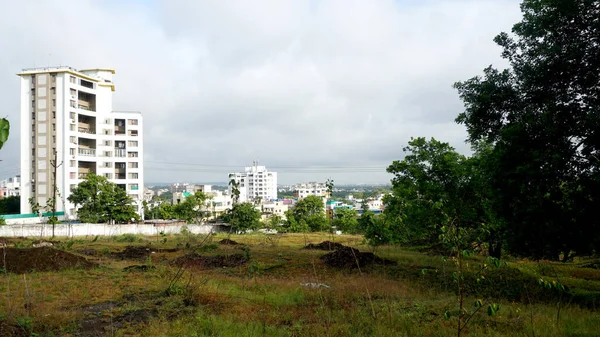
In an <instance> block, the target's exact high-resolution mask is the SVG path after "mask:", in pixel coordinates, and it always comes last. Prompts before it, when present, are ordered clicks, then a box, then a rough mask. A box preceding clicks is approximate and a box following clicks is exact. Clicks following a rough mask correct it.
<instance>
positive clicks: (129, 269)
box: [123, 264, 156, 272]
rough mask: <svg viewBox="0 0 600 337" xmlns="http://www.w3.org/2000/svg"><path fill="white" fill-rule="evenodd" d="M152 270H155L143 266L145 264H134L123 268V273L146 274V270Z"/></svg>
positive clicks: (151, 267) (152, 267)
mask: <svg viewBox="0 0 600 337" xmlns="http://www.w3.org/2000/svg"><path fill="white" fill-rule="evenodd" d="M153 269H156V267H155V266H149V265H145V264H142V265H138V264H136V265H133V266H129V267H125V268H123V271H125V272H146V271H148V270H153Z"/></svg>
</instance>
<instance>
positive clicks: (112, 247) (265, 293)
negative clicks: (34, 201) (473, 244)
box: [0, 234, 600, 336]
mask: <svg viewBox="0 0 600 337" xmlns="http://www.w3.org/2000/svg"><path fill="white" fill-rule="evenodd" d="M223 237H224V236H218V237H215V238H213V239H212V243H215V242H217V241H218V240H220V239H222V238H223ZM232 239H234V240H235V241H237V242H239V243H241V244H243V246H241V247H240V246H223V245H217V246H216V247H213V248H215V249H208V250H206V251H204V252H202V254H208V255H217V254H218V255H231V254H240V253H241V254H248V255H249V258H250V262H249V263H248V264H245V265H242V266H237V267H232V268H215V269H211V270H198V269H194V268H189V269H186V270H185V271H184V272H183V274H182V276H181V278H180V280H179V281H178V282H176V284H175V286H174V287H173V288H172V289H171V291H170V292H169V294H168V295H167V293H165V290H166V288H167V285H168V284H169V283H170V281H171V280H172V279H173V277H174V276H175V275H176V273H177V270H178V268H177V266H173V265H172V264H171V263H170V262H171V261H173V260H174V259H175V258H177V257H179V256H182V255H184V254H185V253H187V252H189V249H186V247H187V246H189V247H192V248H193V247H194V245H195V244H197V243H199V242H200V241H201V238H197V237H190V236H168V237H167V241H166V242H165V243H162V242H160V241H159V242H157V241H156V238H154V237H153V238H142V242H134V243H130V242H115V241H114V240H111V239H110V238H101V239H99V240H97V241H95V242H92V238H89V239H87V240H79V241H77V242H75V243H74V244H72V245H71V246H70V247H69V248H68V249H67V251H69V252H73V253H76V252H77V251H82V250H84V249H93V250H94V251H95V252H96V254H95V255H93V256H87V258H88V259H89V260H91V261H93V262H95V263H98V264H99V267H97V268H95V269H92V270H63V271H60V272H44V273H28V274H26V278H24V277H23V275H16V274H8V275H7V276H5V275H1V276H2V282H0V313H1V315H2V316H1V317H2V322H3V323H2V324H9V325H10V327H13V328H14V329H16V330H14V329H13V331H18V332H19V333H21V334H22V335H23V336H25V335H26V336H29V335H31V334H32V333H36V334H38V335H40V336H42V335H47V336H57V335H71V336H73V335H84V336H85V335H87V336H94V335H98V334H100V333H105V334H107V335H115V336H133V335H139V336H254V335H257V336H258V335H260V336H358V335H361V336H368V335H374V336H451V335H455V326H456V322H455V320H454V319H450V320H445V319H444V318H443V314H444V312H445V311H446V310H454V309H455V308H456V297H455V295H454V293H453V292H452V290H451V289H448V288H447V287H444V286H442V285H440V284H438V283H436V282H440V280H442V279H443V277H442V276H440V274H438V275H437V276H436V278H435V279H433V278H427V277H428V276H424V275H420V273H419V271H420V270H421V269H422V268H426V267H428V268H436V269H438V270H441V268H450V267H448V266H446V265H445V264H444V263H443V262H442V261H441V259H440V257H436V256H429V255H425V254H423V253H419V252H416V251H412V250H407V249H402V248H399V247H391V246H390V247H381V248H379V249H378V251H377V252H376V254H377V255H379V256H381V257H384V258H389V259H394V260H396V261H398V266H373V267H368V268H363V269H361V270H360V271H359V270H356V269H354V270H338V269H334V268H331V267H328V266H326V265H325V264H323V262H322V261H321V260H320V259H319V257H320V256H321V255H323V254H325V253H326V252H323V251H314V250H304V249H301V248H302V247H303V246H304V245H305V243H319V242H321V241H324V240H330V239H331V237H330V236H329V235H327V234H308V235H306V236H305V235H301V234H299V235H292V234H285V235H281V236H279V237H277V238H273V237H268V236H265V235H244V236H234V237H232ZM335 241H336V242H340V243H342V244H344V245H351V246H353V247H355V248H358V249H360V250H362V251H369V250H370V249H369V247H367V246H365V245H363V244H362V242H363V240H362V237H360V236H336V237H335ZM187 243H189V245H186V244H187ZM23 244H24V245H25V244H26V243H23ZM127 245H144V246H145V245H149V248H150V250H151V251H154V253H149V255H148V257H145V258H140V259H137V260H128V259H125V260H121V259H117V258H115V257H114V255H113V254H112V253H114V252H120V251H122V250H123V249H124V247H125V246H127ZM177 247H179V248H181V250H179V251H167V252H164V251H162V250H163V249H174V248H177ZM243 247H247V250H246V251H245V250H244V249H245V248H243ZM63 248H64V247H63ZM65 249H66V248H65ZM190 249H191V248H190ZM474 262H475V260H474ZM134 264H146V265H152V266H154V267H155V268H154V269H150V270H148V271H147V272H127V271H124V270H123V268H124V267H127V266H130V265H134ZM510 265H514V266H516V267H518V268H519V269H520V270H521V269H522V270H523V271H524V275H526V276H527V275H532V276H537V275H538V274H543V273H544V272H548V270H549V269H548V268H545V269H544V268H542V269H540V268H539V264H537V263H533V262H519V261H514V262H512V263H510ZM579 265H580V263H575V264H569V265H564V264H556V265H553V268H554V269H553V270H556V271H557V272H558V273H560V277H561V278H562V279H563V280H564V281H563V282H565V284H569V285H570V286H571V287H573V288H576V290H581V291H588V292H590V291H594V290H595V289H597V288H600V286H599V284H600V281H599V280H600V272H599V271H598V270H595V269H591V268H581V267H580V266H579ZM446 277H450V275H449V274H448V275H447V276H446ZM545 277H549V276H545ZM7 282H8V285H9V289H7ZM305 283H315V284H325V285H327V286H328V287H318V288H311V287H306V286H302V285H301V284H305ZM449 284H451V281H450V283H449ZM499 286H500V285H499ZM502 286H504V285H502ZM484 299H485V300H487V299H490V300H492V299H491V298H484ZM474 300H475V297H473V298H469V299H468V302H469V303H471V302H473V301H474ZM493 300H494V301H497V302H499V303H500V305H501V310H500V311H499V312H498V315H496V316H495V317H493V318H490V317H487V316H486V315H483V314H482V315H479V314H478V315H476V316H474V318H473V319H472V321H471V322H470V323H469V327H468V328H467V333H468V334H470V335H474V336H531V335H533V334H534V333H535V335H536V336H568V335H580V336H593V335H597V331H598V328H597V327H598V326H600V318H599V317H600V315H597V313H596V312H594V311H591V310H590V309H582V308H580V307H579V305H576V304H574V303H571V304H568V303H562V308H561V313H560V318H559V320H558V323H557V320H556V315H557V306H556V303H554V302H546V303H544V302H539V301H532V303H531V304H530V303H528V302H510V301H507V300H503V299H493ZM468 309H469V310H471V308H470V307H468ZM1 326H2V325H0V327H1ZM0 336H2V333H0Z"/></svg>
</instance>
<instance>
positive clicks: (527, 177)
mask: <svg viewBox="0 0 600 337" xmlns="http://www.w3.org/2000/svg"><path fill="white" fill-rule="evenodd" d="M521 10H522V12H523V20H522V21H521V22H519V23H517V24H516V25H514V26H513V29H512V32H513V35H512V36H511V35H509V34H507V33H501V34H499V35H498V36H497V37H496V38H495V42H496V43H497V44H498V45H499V46H501V47H502V48H503V52H502V57H503V58H505V59H506V60H508V61H509V64H510V68H509V69H505V70H498V69H495V68H493V67H491V66H490V67H488V68H486V69H485V70H484V74H483V76H482V77H474V78H471V79H469V80H467V81H464V82H459V83H456V84H455V87H456V88H457V89H458V92H459V94H460V97H461V99H462V101H463V102H464V104H465V111H464V112H463V113H461V114H460V115H459V116H458V117H457V119H456V121H457V122H458V123H461V124H464V125H465V126H466V127H467V131H468V134H469V140H470V141H471V142H472V143H476V142H479V141H482V140H485V141H490V142H491V143H492V144H493V150H492V151H491V154H492V158H493V161H492V162H491V163H490V165H488V166H487V171H488V172H489V175H490V182H491V186H492V189H493V193H494V195H495V199H496V202H495V203H496V205H497V206H496V212H497V214H498V216H499V217H501V218H502V219H503V223H504V224H505V229H506V238H507V244H508V247H509V248H510V250H511V251H512V252H514V253H516V254H520V255H526V256H532V257H534V258H549V259H553V260H557V259H559V257H560V255H561V254H562V256H563V259H564V260H567V259H568V258H569V257H570V256H571V253H572V252H573V251H576V253H577V254H579V255H581V254H586V253H590V252H593V251H596V252H598V248H599V247H600V240H598V239H597V238H599V237H600V224H599V221H600V220H598V217H597V216H596V214H595V207H596V201H597V200H598V197H599V196H600V170H598V164H599V157H598V151H599V150H600V133H598V130H600V113H599V111H598V109H599V108H598V102H599V100H600V76H599V75H598V74H600V48H599V45H598V42H597V39H596V37H597V36H600V25H598V23H597V22H598V21H597V19H598V17H599V16H600V7H599V6H598V2H597V1H592V0H583V1H560V0H525V1H524V2H523V4H522V6H521ZM591 238H595V239H591Z"/></svg>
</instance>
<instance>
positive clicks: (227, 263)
mask: <svg viewBox="0 0 600 337" xmlns="http://www.w3.org/2000/svg"><path fill="white" fill-rule="evenodd" d="M246 262H248V259H247V258H246V256H244V255H242V254H232V255H213V256H202V255H198V254H196V253H192V254H186V255H183V256H180V257H178V258H177V259H175V260H173V262H172V263H173V264H174V265H180V264H182V263H183V265H184V266H187V267H199V268H200V269H212V268H223V267H238V266H241V265H243V264H245V263H246Z"/></svg>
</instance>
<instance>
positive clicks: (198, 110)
mask: <svg viewBox="0 0 600 337" xmlns="http://www.w3.org/2000/svg"><path fill="white" fill-rule="evenodd" d="M2 5H3V6H2V11H1V12H0V50H1V52H0V95H1V96H0V97H1V99H2V103H3V104H2V106H1V108H0V114H1V115H3V117H4V116H6V115H7V116H8V118H9V119H10V120H11V122H12V123H13V124H12V125H13V130H12V134H11V138H10V140H9V142H8V143H7V144H6V145H5V147H4V148H3V149H2V152H1V154H0V159H2V160H3V161H2V162H0V179H3V178H6V177H8V176H10V175H11V174H16V173H17V169H18V166H19V141H18V137H19V136H20V135H19V133H18V125H19V116H18V109H19V104H20V102H19V80H18V77H17V76H15V74H16V73H17V72H19V71H20V69H22V68H29V67H40V66H48V65H69V66H72V67H75V68H90V67H110V68H115V69H116V71H117V73H116V75H115V78H114V81H115V83H116V87H117V90H116V92H115V96H114V106H113V108H114V110H138V111H141V112H142V113H143V114H144V123H145V128H144V133H145V143H144V150H145V174H146V183H147V184H148V183H156V182H183V181H190V182H221V181H222V182H224V181H227V178H226V177H227V172H230V171H237V170H240V169H242V168H243V167H244V166H247V165H249V164H251V163H252V161H253V160H254V159H258V160H259V161H260V164H261V165H266V166H267V167H268V168H270V169H271V170H274V171H277V172H279V182H280V183H283V184H288V183H295V182H301V181H308V180H325V179H326V178H329V177H331V178H333V179H334V180H335V182H336V183H338V184H341V183H386V182H389V179H390V176H389V175H388V174H386V173H385V167H386V166H387V165H389V164H390V163H391V162H392V161H393V160H396V159H401V158H402V156H403V155H402V147H403V146H404V145H406V143H407V141H408V140H409V139H410V137H411V136H414V137H419V136H425V137H435V138H436V139H439V140H443V141H446V142H449V143H451V144H452V145H453V146H455V147H456V148H457V149H458V150H459V151H461V152H463V153H468V146H466V145H465V143H464V139H465V138H466V133H465V131H464V128H463V127H462V126H460V125H456V124H455V123H454V118H455V117H456V115H457V114H458V113H459V112H461V110H462V104H461V102H460V101H459V99H458V96H457V94H456V92H455V90H454V89H452V84H453V83H454V82H456V81H458V80H464V79H468V78H470V77H472V76H475V75H478V74H480V73H481V71H482V69H483V68H484V67H486V66H488V65H490V64H494V65H496V66H500V67H502V66H503V65H504V62H503V61H502V60H501V59H500V57H499V54H500V49H499V47H497V46H496V45H495V44H494V42H493V41H492V39H493V37H494V36H495V35H496V34H498V33H499V32H501V31H510V28H511V27H512V25H513V24H514V23H516V22H517V21H519V20H520V17H521V14H520V10H519V1H518V0H396V1H393V0H381V1H379V0H369V1H365V0H356V1H353V0H331V1H328V0H323V1H318V0H255V1H243V0H239V1H234V0H227V1H226V0H214V1H208V0H206V1H204V0H196V1H192V0H190V1H179V0H164V1H160V0H148V1H143V0H137V1H118V0H111V1H91V0H60V1H59V0H56V1H49V0H40V1H7V0H5V1H2Z"/></svg>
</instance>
